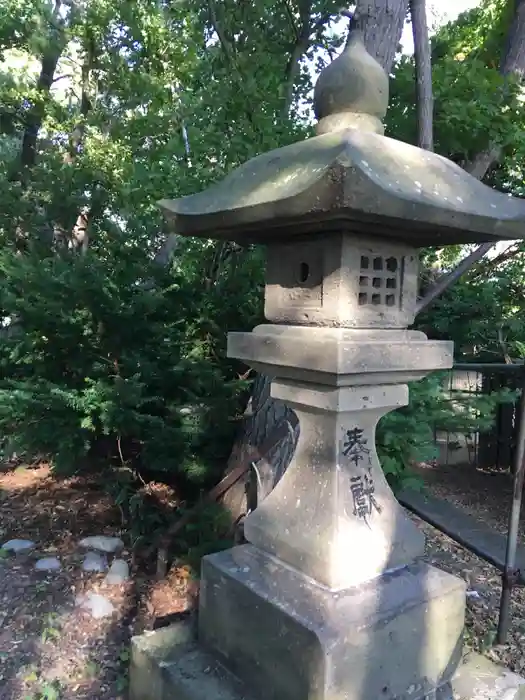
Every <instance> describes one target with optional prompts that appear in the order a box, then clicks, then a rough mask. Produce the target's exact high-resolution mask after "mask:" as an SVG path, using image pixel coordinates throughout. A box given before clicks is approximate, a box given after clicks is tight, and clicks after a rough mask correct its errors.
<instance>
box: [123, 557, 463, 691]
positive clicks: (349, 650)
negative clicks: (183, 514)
mask: <svg viewBox="0 0 525 700" xmlns="http://www.w3.org/2000/svg"><path fill="white" fill-rule="evenodd" d="M200 601H201V602H200V612H199V635H198V638H199V643H200V645H202V649H204V650H206V654H208V658H209V659H213V660H214V661H213V663H211V661H210V662H209V664H208V665H209V672H208V675H209V679H208V681H209V683H211V682H212V681H213V682H214V683H215V684H217V683H218V681H217V677H218V675H217V673H218V672H217V669H218V668H221V665H222V667H224V668H225V669H228V671H227V672H226V671H224V673H223V680H222V681H221V683H222V687H223V691H222V692H223V694H222V695H218V694H214V695H213V697H214V698H217V700H219V698H224V700H237V699H236V696H235V694H232V693H234V691H235V692H237V693H238V696H237V697H238V698H239V699H240V698H245V699H246V700H249V699H250V698H253V699H254V700H380V699H381V698H385V700H401V699H403V700H408V699H409V698H410V699H411V700H421V699H422V698H426V697H427V696H428V695H429V694H432V693H434V692H435V691H436V689H437V688H438V687H440V686H442V685H444V684H446V683H447V682H448V681H449V680H450V678H451V677H452V675H453V673H454V671H455V670H456V667H457V666H458V664H459V662H460V657H461V641H462V630H463V618H464V607H465V585H464V583H463V581H461V580H460V579H457V578H456V577H454V576H451V575H450V574H447V573H445V572H443V571H440V570H439V569H435V568H433V567H429V566H428V565H426V564H423V563H416V564H414V565H412V566H409V567H406V568H404V569H402V570H399V571H396V572H391V573H389V574H385V575H383V576H381V577H379V578H377V579H375V580H373V581H370V582H368V583H367V584H366V585H363V586H359V587H356V588H354V589H348V590H347V591H344V592H338V593H334V592H331V591H329V590H327V589H326V588H323V587H320V586H319V585H318V584H316V583H315V582H313V581H311V580H309V579H307V578H306V577H304V576H303V575H302V574H300V573H299V572H296V571H294V570H292V569H290V568H288V567H285V566H283V565H282V564H281V563H280V562H278V561H277V560H275V559H273V558H270V557H268V556H267V555H266V554H264V553H263V552H261V551H260V550H258V549H256V548H255V547H253V546H252V545H243V546H241V547H235V548H233V549H232V550H229V551H227V552H221V553H219V554H215V555H212V556H209V557H206V558H205V559H204V561H203V572H202V591H201V599H200ZM202 653H204V652H202ZM194 660H195V659H194ZM216 662H219V666H217V667H216ZM172 663H173V662H172ZM187 663H188V661H187V660H186V664H187ZM212 669H215V670H214V671H213V673H211V671H212ZM179 670H180V669H179ZM188 673H189V672H187V673H182V675H181V682H182V681H184V682H185V683H188ZM175 675H180V674H179V673H178V672H177V671H175ZM189 675H190V677H191V673H190V674H189ZM219 675H220V674H219ZM184 679H185V680H184ZM236 679H239V681H238V682H237V680H236ZM236 684H237V685H236ZM190 685H191V683H190ZM147 687H151V684H150V683H148V684H147ZM217 687H218V686H217ZM243 688H245V689H247V690H248V691H249V694H246V692H245V691H244V690H243ZM212 691H213V693H216V691H215V690H213V686H208V688H207V692H209V693H212ZM132 697H135V699H136V700H142V698H146V697H148V698H149V697H151V698H156V697H157V696H156V695H154V694H151V695H148V696H146V695H142V696H141V695H140V694H137V693H135V696H133V694H132ZM159 697H164V696H159ZM166 697H168V696H166ZM170 697H174V698H175V697H176V698H181V700H182V699H184V700H186V699H188V700H190V698H195V700H196V699H197V698H200V696H199V695H198V694H195V695H192V694H190V693H187V692H186V691H184V690H181V691H179V693H172V695H170ZM208 697H209V698H210V700H212V695H209V696H208Z"/></svg>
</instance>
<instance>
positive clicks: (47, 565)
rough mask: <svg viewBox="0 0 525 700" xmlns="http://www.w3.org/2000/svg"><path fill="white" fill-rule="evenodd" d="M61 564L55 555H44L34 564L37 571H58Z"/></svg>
mask: <svg viewBox="0 0 525 700" xmlns="http://www.w3.org/2000/svg"><path fill="white" fill-rule="evenodd" d="M61 568H62V564H61V563H60V560H59V559H58V558H57V557H44V558H43V559H39V560H38V561H37V562H36V564H35V569H36V570H37V571H60V569H61Z"/></svg>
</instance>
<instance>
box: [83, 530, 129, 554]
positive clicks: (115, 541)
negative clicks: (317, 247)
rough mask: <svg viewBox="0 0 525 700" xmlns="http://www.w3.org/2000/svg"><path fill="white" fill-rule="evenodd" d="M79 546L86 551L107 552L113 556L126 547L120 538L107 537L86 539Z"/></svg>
mask: <svg viewBox="0 0 525 700" xmlns="http://www.w3.org/2000/svg"><path fill="white" fill-rule="evenodd" d="M79 544H80V546H81V547H84V549H96V550H97V551H98V552H106V553H107V554H113V553H114V552H117V551H118V550H119V549H122V548H123V547H124V542H123V541H122V540H121V539H120V537H108V536H106V535H94V536H92V537H84V539H83V540H80V543H79Z"/></svg>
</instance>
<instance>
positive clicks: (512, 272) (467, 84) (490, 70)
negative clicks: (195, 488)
mask: <svg viewBox="0 0 525 700" xmlns="http://www.w3.org/2000/svg"><path fill="white" fill-rule="evenodd" d="M4 6H5V7H4V12H3V13H2V16H1V17H0V58H1V59H2V64H1V65H0V172H1V173H2V175H1V176H0V203H1V206H0V311H1V317H2V318H3V319H4V328H3V335H2V342H1V344H0V428H1V430H2V433H3V435H5V436H8V437H7V438H6V444H5V453H6V454H8V453H10V452H12V451H17V452H18V453H24V454H25V455H27V456H32V455H36V456H39V455H42V456H43V455H45V456H47V457H48V458H50V459H52V461H53V464H54V466H55V468H56V469H60V470H62V471H63V472H68V473H70V472H71V471H75V470H79V469H81V468H84V466H85V461H84V457H88V458H90V459H93V458H97V459H100V460H103V462H104V463H105V464H107V465H111V466H113V467H118V469H119V471H118V474H119V478H118V479H116V480H115V481H112V479H108V483H112V484H113V488H114V493H115V498H116V500H117V502H118V503H119V504H120V505H121V507H122V508H123V510H125V511H126V515H127V517H128V518H129V519H130V520H131V521H133V522H134V523H144V522H146V521H147V522H148V523H150V525H149V526H150V527H151V529H156V528H160V527H162V525H163V521H162V519H161V518H160V516H159V519H158V520H155V517H156V516H151V517H153V520H151V517H150V515H149V511H147V504H146V503H145V501H144V499H143V498H142V497H141V495H140V494H139V493H138V492H137V477H136V472H141V473H142V472H146V471H149V472H150V473H151V472H155V473H158V472H159V471H160V472H163V473H164V475H165V477H166V478H170V476H171V477H173V476H176V477H177V479H178V480H179V483H183V484H184V488H188V483H189V482H191V483H192V484H195V483H197V484H199V486H200V485H203V484H206V483H207V482H211V481H213V480H214V479H215V478H216V477H217V475H218V473H219V472H220V470H221V469H222V468H223V465H224V462H225V459H226V457H227V455H228V453H229V450H230V446H231V442H232V438H233V434H234V431H235V427H236V420H235V419H236V418H237V417H238V415H239V411H240V409H241V408H242V399H243V397H244V395H245V393H246V392H247V391H248V389H249V387H248V386H247V383H246V381H245V380H242V379H239V376H240V375H241V374H242V372H243V371H245V368H242V367H240V366H238V365H237V364H236V363H233V362H231V361H229V360H228V359H227V358H226V332H227V331H228V330H245V329H249V328H251V327H253V326H254V325H255V324H256V323H258V322H259V321H260V319H261V318H262V308H261V302H262V294H261V285H262V270H263V261H262V254H261V253H260V252H259V251H256V250H252V249H251V248H241V247H239V246H236V245H233V244H230V243H225V244H221V243H213V242H210V241H208V240H204V241H193V240H192V241H176V243H177V245H176V249H175V254H174V256H173V257H172V259H171V260H169V261H168V264H163V265H160V264H159V259H158V256H157V257H156V253H157V252H158V250H159V246H160V245H161V244H162V242H163V241H164V240H165V238H166V230H165V225H164V222H163V221H162V219H161V216H160V213H159V210H158V207H157V201H158V200H159V199H160V198H162V197H176V196H183V195H185V194H188V193H190V192H195V191H198V190H201V189H203V188H204V187H206V186H207V185H208V184H209V183H210V182H212V181H214V180H216V179H217V178H219V177H221V176H222V175H223V174H224V173H225V172H227V171H229V170H231V169H232V168H233V167H235V166H236V165H238V164H239V163H240V162H244V161H246V160H247V159H248V158H250V157H252V156H254V155H256V154H257V153H260V152H263V151H267V150H270V149H272V148H275V147H278V146H282V145H285V144H287V143H290V142H292V141H295V140H298V139H301V138H303V137H305V136H307V135H308V134H309V133H310V114H309V106H310V101H311V88H312V73H313V72H314V71H313V70H312V69H315V71H319V70H320V68H321V67H322V65H323V64H324V63H325V62H326V61H328V60H329V59H330V57H331V56H333V54H334V52H335V51H337V50H338V49H339V48H340V47H341V45H342V43H343V41H344V38H345V37H344V34H345V30H346V27H345V26H344V24H341V23H337V22H336V20H337V18H338V12H339V10H340V9H341V3H339V2H336V1H335V0H312V2H310V3H298V2H295V1H292V0H291V1H290V2H285V3H283V2H280V1H279V0H254V2H250V3H248V2H238V0H222V1H221V2H217V1H216V0H192V1H191V2H190V1H189V0H180V1H179V2H176V3H175V2H167V1H161V2H158V1H157V0H136V2H134V3H127V2H122V1H121V0H90V2H89V3H86V2H82V1H81V0H72V1H71V2H68V3H60V2H52V1H51V0H29V1H27V2H20V0H7V1H6V2H5V3H4ZM305 7H307V10H308V11H305V9H304V8H305ZM506 23H507V24H506ZM507 26H508V16H507V14H506V3H503V1H502V0H498V1H493V2H489V1H488V0H485V2H483V3H482V5H481V7H480V9H479V11H474V12H473V13H468V14H466V15H464V16H463V17H462V18H461V19H460V20H459V21H458V22H456V23H454V24H453V25H450V26H448V27H446V28H444V29H442V30H441V31H440V32H439V33H438V35H437V37H436V38H435V40H434V45H433V53H434V90H435V94H436V115H435V123H436V139H435V140H436V144H437V148H438V149H439V152H441V153H443V154H446V155H448V156H450V157H453V158H454V159H456V160H457V161H458V162H462V161H463V160H466V159H469V158H470V157H472V156H473V155H474V154H475V153H476V151H477V150H479V148H480V147H482V145H483V144H484V143H485V142H486V141H488V140H490V139H493V138H494V139H497V140H498V141H500V142H502V143H503V144H504V147H505V149H504V152H505V160H504V162H503V163H502V164H501V166H500V167H499V168H498V169H497V171H496V172H495V173H494V175H493V182H494V183H495V184H498V185H499V186H500V187H502V188H505V189H507V190H511V191H513V192H517V193H520V192H521V191H522V187H523V176H522V173H521V164H520V163H521V159H522V155H523V154H524V153H525V148H524V146H523V144H524V143H525V142H524V140H523V136H522V134H523V133H525V130H523V128H522V127H523V108H522V102H521V101H520V100H519V99H518V98H519V91H518V88H517V86H516V85H513V84H505V86H504V87H505V89H503V84H502V80H501V78H500V76H499V74H498V65H499V60H500V53H499V52H500V47H501V35H502V32H504V31H506V28H507ZM412 105H413V65H412V62H411V61H410V60H409V59H406V58H404V59H401V60H400V61H399V63H398V65H397V67H396V69H395V78H394V80H393V81H392V104H391V107H390V110H389V114H388V124H387V126H388V131H389V133H390V134H392V135H394V136H396V137H397V138H402V139H405V140H408V141H411V140H413V139H414V135H415V116H414V112H413V106H412ZM461 254H462V250H461V248H452V249H450V250H448V251H446V252H444V251H438V252H437V253H432V254H427V255H426V258H425V260H426V263H427V267H428V268H429V269H431V268H432V266H434V267H437V266H439V267H440V268H441V269H447V268H448V267H450V266H451V265H452V264H453V262H454V260H455V259H457V257H458V256H460V255H461ZM163 262H164V263H165V262H166V260H164V261H163ZM522 278H523V274H522V261H521V257H520V255H518V256H514V258H513V259H512V260H506V261H504V263H503V264H502V265H499V266H498V267H497V268H495V269H493V270H492V271H491V276H490V279H489V277H488V276H487V275H479V276H478V277H476V278H472V279H470V280H468V283H466V282H462V283H460V284H459V285H457V287H456V288H455V290H454V291H452V292H450V293H449V294H447V295H446V296H444V297H443V300H442V301H441V302H440V303H438V304H436V305H435V306H433V307H432V309H430V310H429V312H427V314H425V316H424V318H422V319H421V325H422V327H423V328H424V329H425V330H426V331H427V333H428V334H429V335H431V336H433V337H440V338H441V337H442V338H445V337H446V338H453V339H454V340H456V347H457V353H458V355H469V356H473V357H485V356H488V355H490V357H493V358H497V357H499V356H500V355H501V353H502V352H503V345H504V346H505V352H509V353H510V354H511V355H512V354H513V355H518V356H521V355H522V354H523V353H522V352H521V346H520V342H522V341H521V340H520V338H521V339H522V338H523V336H524V332H523V331H524V330H525V329H523V326H522V324H521V321H520V319H521V318H523V317H524V314H523V313H522V312H521V310H522V306H523V304H522V295H521V293H520V291H519V289H520V283H521V280H522ZM467 317H469V320H467ZM470 317H471V318H470ZM502 339H503V340H502ZM436 381H437V380H435V379H434V378H432V379H429V380H425V382H422V383H420V384H418V385H415V386H414V387H413V389H412V398H411V404H410V406H409V407H407V408H406V409H403V410H401V411H399V412H397V413H395V414H391V415H389V416H387V417H385V418H384V419H383V421H382V423H381V426H380V430H379V450H380V453H381V456H382V458H383V462H384V465H385V469H386V471H387V472H388V473H389V474H390V475H394V476H396V475H400V474H401V473H402V472H403V470H404V468H405V466H406V465H407V464H408V463H409V462H410V461H411V460H413V459H423V458H424V454H426V452H425V451H426V450H427V446H428V444H429V443H430V442H431V441H430V437H429V436H430V432H429V431H431V426H432V425H434V423H435V421H436V420H437V419H438V418H439V419H440V420H442V419H443V420H444V419H445V416H449V417H450V418H452V417H454V420H455V421H456V425H457V421H459V420H461V421H463V420H465V416H464V415H457V412H456V414H455V415H454V416H453V412H452V413H451V411H450V407H449V408H448V409H447V408H446V402H445V400H444V399H443V397H442V395H441V393H440V390H439V389H438V386H437V384H436ZM484 408H486V409H487V411H488V410H489V408H490V406H487V407H484ZM447 411H448V412H447ZM478 413H480V410H478ZM468 415H469V416H470V415H471V414H470V413H469V414H468ZM447 420H448V418H447ZM470 420H471V418H470V417H469V421H470ZM476 420H477V419H476ZM483 420H484V419H483ZM470 425H471V423H469V426H470ZM129 470H130V471H129ZM115 473H116V472H115ZM124 473H126V474H130V475H131V476H130V477H129V478H128V477H124V476H123V474H124ZM146 511H147V512H146ZM210 523H211V524H210V525H209V526H206V527H205V526H204V525H202V524H201V529H207V530H209V531H210V532H212V531H213V532H216V530H218V529H220V528H218V527H217V524H216V518H215V516H213V517H211V516H210ZM141 528H142V525H138V531H137V536H142V535H143V534H144V533H143V529H141ZM186 536H187V537H188V542H187V543H186V544H187V546H188V547H190V548H196V550H197V551H201V549H202V547H203V546H205V542H204V541H203V540H202V539H201V538H200V535H199V536H198V537H195V538H194V539H191V538H190V534H189V533H186ZM190 540H191V541H190Z"/></svg>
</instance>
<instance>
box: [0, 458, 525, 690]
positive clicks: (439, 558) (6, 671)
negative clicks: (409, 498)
mask: <svg viewBox="0 0 525 700" xmlns="http://www.w3.org/2000/svg"><path fill="white" fill-rule="evenodd" d="M421 473H422V475H423V476H424V478H425V481H426V483H427V484H428V488H429V490H430V491H431V492H432V493H434V495H437V496H441V497H446V498H447V499H449V500H453V501H454V502H456V503H457V505H459V506H461V507H464V508H465V509H466V510H467V511H468V512H469V513H470V514H472V515H474V516H476V517H478V518H481V519H482V520H484V521H485V522H486V523H489V524H491V526H493V527H494V528H495V529H498V530H499V531H504V530H505V526H506V517H507V516H506V513H507V505H508V500H509V494H510V491H509V489H510V483H509V481H508V479H507V478H505V477H501V476H498V477H496V476H494V475H487V474H482V473H479V472H475V471H474V470H473V469H472V468H470V471H467V470H466V469H462V468H459V467H454V468H453V469H451V468H449V469H448V470H447V469H444V468H439V469H437V468H428V469H425V470H422V472H421ZM411 517H414V516H411ZM414 520H415V521H416V523H417V525H418V527H421V528H422V529H423V531H424V532H425V534H426V536H427V554H426V558H427V560H428V561H429V562H431V563H434V564H436V565H437V566H440V567H441V568H443V569H446V570H447V571H450V572H451V573H454V574H457V575H458V576H461V577H462V578H464V579H465V580H466V581H467V582H468V590H469V593H468V610H467V633H466V641H467V644H468V645H469V646H470V647H472V648H475V649H477V650H479V651H482V652H483V653H486V654H487V655H488V656H489V657H491V658H493V659H495V660H498V661H501V662H503V663H504V664H505V665H506V666H508V667H509V668H511V669H513V670H515V671H518V672H525V658H524V654H523V649H524V642H525V595H524V591H523V589H522V588H519V589H516V592H515V594H514V599H513V603H512V628H511V633H510V639H509V644H507V645H505V646H504V647H493V646H492V643H493V641H494V635H495V630H496V624H497V615H498V606H499V595H500V588H501V587H500V575H499V573H498V572H497V571H496V570H495V569H494V568H493V567H491V566H489V565H488V564H486V563H485V562H483V561H482V560H480V559H479V558H478V557H476V556H474V555H472V554H470V553H469V552H467V551H466V550H464V549H463V548H462V547H460V546H458V545H456V544H455V543H454V542H452V541H451V540H450V539H449V538H447V537H445V536H444V535H442V534H440V533H439V532H437V531H436V530H435V529H434V528H432V527H430V526H428V525H426V524H425V523H423V522H422V521H420V520H419V519H417V518H415V517H414ZM88 535H117V536H123V539H124V540H125V539H126V538H125V533H123V532H122V521H121V515H120V512H119V509H118V508H116V507H115V506H114V504H113V503H112V502H111V501H110V500H109V498H108V496H106V495H105V494H104V492H103V491H102V489H101V488H100V486H99V485H97V483H96V481H93V480H91V481H90V480H88V479H80V478H74V479H68V480H65V481H64V480H55V479H54V478H53V476H52V475H51V473H50V470H49V469H48V467H46V466H39V467H37V468H27V469H16V470H11V471H4V472H0V542H3V541H5V540H8V539H11V538H15V537H19V538H24V539H31V540H34V541H35V543H36V548H35V549H34V550H33V551H32V552H31V553H29V554H24V555H21V554H19V555H16V556H14V555H10V556H8V557H5V558H0V700H59V699H60V700H73V699H75V700H81V699H82V700H119V698H124V697H126V690H127V666H128V660H129V641H130V638H131V636H132V635H133V634H136V633H140V632H141V631H143V630H144V629H151V628H153V627H154V626H155V625H158V624H159V621H161V623H162V621H163V620H164V621H165V620H169V619H170V617H171V616H173V615H175V614H179V613H181V612H184V611H187V610H189V609H190V608H191V607H192V605H193V604H194V602H195V600H196V592H197V591H196V586H195V582H194V581H193V579H192V576H191V572H190V571H189V569H188V567H183V566H179V567H174V568H173V569H172V571H171V572H170V575H169V577H168V579H167V580H165V581H164V582H162V583H156V582H155V581H154V580H153V577H152V576H151V575H147V573H145V571H144V569H145V565H144V562H140V561H136V562H134V561H133V557H132V556H131V552H129V551H127V550H125V551H124V552H123V553H122V556H123V558H125V559H127V560H128V561H129V562H130V563H131V569H132V576H131V580H130V581H129V582H128V583H125V584H121V585H118V586H108V585H106V584H104V581H103V578H104V576H103V574H88V573H85V572H83V571H82V569H81V567H80V564H81V560H82V554H83V553H82V551H81V550H80V549H79V547H78V542H79V540H80V539H81V538H82V537H85V536H88ZM42 556H57V557H59V558H60V560H61V562H62V564H63V568H62V570H61V571H60V572H59V573H49V574H47V573H43V572H39V571H36V570H35V568H34V565H35V561H36V559H38V558H40V557H42ZM88 591H91V592H100V593H102V594H103V595H104V596H106V597H107V598H108V599H109V600H111V602H112V603H113V605H114V606H115V612H114V614H113V616H112V617H109V618H105V619H101V620H95V619H93V618H92V617H91V616H90V615H89V613H86V612H84V611H82V610H81V609H80V608H78V607H76V606H75V597H76V596H77V595H79V594H80V593H84V592H88Z"/></svg>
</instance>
